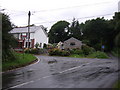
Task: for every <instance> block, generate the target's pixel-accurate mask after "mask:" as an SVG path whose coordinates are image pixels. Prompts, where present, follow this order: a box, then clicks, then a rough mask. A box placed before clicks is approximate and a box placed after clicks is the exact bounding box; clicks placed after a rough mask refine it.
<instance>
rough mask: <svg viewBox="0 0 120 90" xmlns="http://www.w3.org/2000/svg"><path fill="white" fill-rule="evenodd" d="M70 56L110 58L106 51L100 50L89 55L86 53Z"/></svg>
mask: <svg viewBox="0 0 120 90" xmlns="http://www.w3.org/2000/svg"><path fill="white" fill-rule="evenodd" d="M68 57H74V58H99V59H107V58H109V57H108V56H107V54H106V53H104V52H100V51H97V52H93V53H91V54H89V55H86V56H85V55H84V54H71V55H70V56H68Z"/></svg>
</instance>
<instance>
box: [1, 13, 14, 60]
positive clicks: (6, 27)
mask: <svg viewBox="0 0 120 90" xmlns="http://www.w3.org/2000/svg"><path fill="white" fill-rule="evenodd" d="M11 29H12V24H11V22H10V19H9V16H8V15H5V14H3V13H2V53H3V54H2V60H3V61H8V60H15V56H14V55H13V54H12V51H11V48H12V47H14V45H15V44H16V40H15V38H14V37H13V35H12V34H10V33H9V31H10V30H11ZM6 43H7V44H6Z"/></svg>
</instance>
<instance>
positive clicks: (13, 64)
mask: <svg viewBox="0 0 120 90" xmlns="http://www.w3.org/2000/svg"><path fill="white" fill-rule="evenodd" d="M14 55H15V57H16V60H10V61H5V62H3V63H2V70H3V71H7V70H11V69H15V68H19V67H22V66H25V65H28V64H30V63H32V62H34V61H35V60H36V57H35V56H33V55H32V54H25V53H16V52H14Z"/></svg>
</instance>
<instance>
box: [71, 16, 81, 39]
mask: <svg viewBox="0 0 120 90" xmlns="http://www.w3.org/2000/svg"><path fill="white" fill-rule="evenodd" d="M81 30H82V29H81V28H80V24H79V21H78V20H75V18H74V19H73V21H72V23H71V26H70V28H69V31H70V35H69V36H70V37H74V38H77V39H79V40H81V39H82V37H81Z"/></svg>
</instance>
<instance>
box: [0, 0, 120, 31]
mask: <svg viewBox="0 0 120 90" xmlns="http://www.w3.org/2000/svg"><path fill="white" fill-rule="evenodd" d="M118 1H120V0H0V8H1V9H5V11H4V12H5V13H7V14H8V15H9V16H10V19H11V22H12V23H14V24H15V25H16V26H26V25H27V24H28V11H29V10H30V11H31V14H32V15H31V22H30V23H31V24H35V25H44V26H45V27H48V29H50V27H51V26H52V25H53V24H54V23H56V22H57V21H59V20H66V21H68V22H72V19H73V18H76V19H78V20H79V22H80V23H81V22H84V21H86V20H89V19H92V18H96V17H102V16H104V17H105V19H111V18H112V16H113V15H114V13H115V12H117V11H118Z"/></svg>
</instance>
